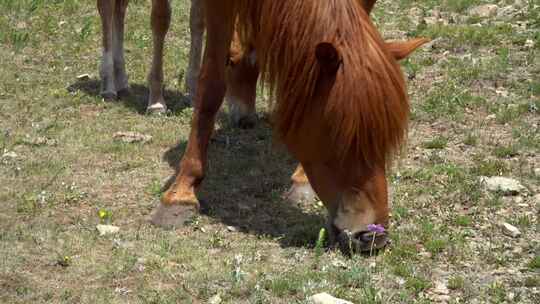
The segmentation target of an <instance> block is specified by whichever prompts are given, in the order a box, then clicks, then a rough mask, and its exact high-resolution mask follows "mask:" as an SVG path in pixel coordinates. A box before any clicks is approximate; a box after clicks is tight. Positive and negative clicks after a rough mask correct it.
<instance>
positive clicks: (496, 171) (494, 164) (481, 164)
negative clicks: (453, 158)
mask: <svg viewBox="0 0 540 304" xmlns="http://www.w3.org/2000/svg"><path fill="white" fill-rule="evenodd" d="M508 171H509V169H508V167H507V166H506V164H505V163H504V162H503V161H501V160H498V159H495V160H491V159H488V160H478V159H477V160H476V166H475V167H474V168H472V169H471V174H473V175H476V176H498V175H503V174H505V173H507V172H508Z"/></svg>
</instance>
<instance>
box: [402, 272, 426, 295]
mask: <svg viewBox="0 0 540 304" xmlns="http://www.w3.org/2000/svg"><path fill="white" fill-rule="evenodd" d="M405 287H406V288H407V289H410V290H412V291H413V292H414V293H415V294H419V293H421V292H422V291H424V290H426V289H429V288H430V287H431V283H430V282H429V281H428V280H427V279H425V278H423V277H420V276H414V277H411V278H409V279H407V281H406V282H405Z"/></svg>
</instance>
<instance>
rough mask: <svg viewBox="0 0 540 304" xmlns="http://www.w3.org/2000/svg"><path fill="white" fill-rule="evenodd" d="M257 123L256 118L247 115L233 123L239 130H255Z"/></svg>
mask: <svg viewBox="0 0 540 304" xmlns="http://www.w3.org/2000/svg"><path fill="white" fill-rule="evenodd" d="M256 122H257V118H256V117H255V115H248V116H244V117H241V118H239V119H237V120H236V121H235V125H236V126H237V127H238V128H240V129H244V130H247V129H253V128H255V124H256Z"/></svg>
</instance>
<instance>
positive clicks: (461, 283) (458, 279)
mask: <svg viewBox="0 0 540 304" xmlns="http://www.w3.org/2000/svg"><path fill="white" fill-rule="evenodd" d="M463 287H465V279H464V278H463V277H462V276H459V275H458V276H454V277H451V278H450V279H448V288H449V289H451V290H462V289H463Z"/></svg>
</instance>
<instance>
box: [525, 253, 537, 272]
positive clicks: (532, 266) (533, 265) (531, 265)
mask: <svg viewBox="0 0 540 304" xmlns="http://www.w3.org/2000/svg"><path fill="white" fill-rule="evenodd" d="M527 266H528V267H529V268H530V269H540V255H537V256H535V257H534V258H533V259H532V260H531V261H530V262H529V264H527Z"/></svg>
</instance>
